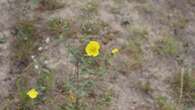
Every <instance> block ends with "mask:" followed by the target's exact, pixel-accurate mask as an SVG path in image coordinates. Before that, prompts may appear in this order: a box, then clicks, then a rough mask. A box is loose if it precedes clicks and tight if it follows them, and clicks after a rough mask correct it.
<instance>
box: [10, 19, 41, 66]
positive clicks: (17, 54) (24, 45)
mask: <svg viewBox="0 0 195 110" xmlns="http://www.w3.org/2000/svg"><path fill="white" fill-rule="evenodd" d="M15 34H16V38H15V41H14V44H13V48H12V49H13V53H14V55H13V60H14V62H15V63H17V62H23V63H24V64H25V65H26V66H27V65H28V62H29V60H30V59H29V58H30V55H31V54H33V53H35V52H36V48H37V46H38V43H39V36H38V35H37V33H36V28H35V25H34V22H33V21H21V22H18V23H17V25H16V33H15Z"/></svg>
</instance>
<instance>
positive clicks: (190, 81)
mask: <svg viewBox="0 0 195 110" xmlns="http://www.w3.org/2000/svg"><path fill="white" fill-rule="evenodd" d="M192 75H193V74H192V72H191V71H185V72H184V73H183V78H181V77H182V75H181V74H177V75H176V76H175V78H174V80H173V81H172V88H173V90H174V92H175V96H176V97H177V99H178V100H179V98H178V96H182V97H180V98H181V99H180V101H181V102H183V103H184V104H185V105H187V106H190V105H194V104H195V93H194V88H195V78H194V77H193V76H192ZM181 79H182V80H181ZM181 84H182V86H181ZM181 87H182V88H181ZM181 90H182V91H181ZM181 93H182V94H181Z"/></svg>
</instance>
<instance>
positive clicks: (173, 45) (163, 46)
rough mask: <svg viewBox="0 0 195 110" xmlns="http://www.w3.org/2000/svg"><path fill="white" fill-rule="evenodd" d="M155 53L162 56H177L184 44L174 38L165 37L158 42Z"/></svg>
mask: <svg viewBox="0 0 195 110" xmlns="http://www.w3.org/2000/svg"><path fill="white" fill-rule="evenodd" d="M156 45H157V46H156V47H155V51H156V52H157V53H158V54H160V55H169V56H176V55H177V54H178V53H179V52H180V51H181V49H182V44H181V42H179V41H178V40H176V39H175V38H174V37H171V36H169V37H165V38H164V39H163V40H162V41H160V42H157V43H156Z"/></svg>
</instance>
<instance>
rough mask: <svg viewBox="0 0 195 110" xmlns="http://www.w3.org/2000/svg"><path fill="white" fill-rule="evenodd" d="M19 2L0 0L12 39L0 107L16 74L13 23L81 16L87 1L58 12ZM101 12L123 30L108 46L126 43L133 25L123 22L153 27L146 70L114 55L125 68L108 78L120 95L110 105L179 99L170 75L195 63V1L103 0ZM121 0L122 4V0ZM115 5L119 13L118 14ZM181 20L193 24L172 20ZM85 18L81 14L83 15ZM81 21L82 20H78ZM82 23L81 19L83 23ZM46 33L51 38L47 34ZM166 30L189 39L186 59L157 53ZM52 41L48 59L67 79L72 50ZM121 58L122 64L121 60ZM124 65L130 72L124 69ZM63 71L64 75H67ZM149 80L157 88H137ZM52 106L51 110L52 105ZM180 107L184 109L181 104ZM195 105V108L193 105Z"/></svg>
mask: <svg viewBox="0 0 195 110" xmlns="http://www.w3.org/2000/svg"><path fill="white" fill-rule="evenodd" d="M22 1H24V2H20V3H18V2H17V0H16V1H15V0H1V1H0V15H1V16H0V37H1V36H3V37H5V38H6V43H3V44H0V65H1V66H0V88H1V89H0V102H2V103H0V110H1V107H3V104H4V101H5V98H6V97H8V96H9V94H10V90H12V87H11V86H10V85H12V84H13V83H14V82H12V80H14V78H13V77H15V74H14V73H10V70H11V68H12V67H10V62H11V60H10V57H9V55H10V52H11V50H10V49H9V47H10V45H12V44H11V41H12V39H13V38H12V36H13V35H12V33H11V32H12V31H13V30H12V28H13V27H14V25H15V22H16V21H17V20H18V19H32V18H38V19H40V21H39V22H40V24H39V25H40V26H41V24H44V23H45V21H47V20H48V19H50V18H53V17H62V18H67V19H72V20H73V21H75V20H77V18H78V16H79V15H80V13H81V10H80V7H82V6H83V4H84V3H85V0H66V1H65V2H66V6H65V7H64V8H61V9H58V10H54V11H36V10H34V9H33V8H34V6H32V5H30V3H26V2H25V0H22ZM99 1H101V2H100V3H99V7H98V14H97V15H95V17H96V18H98V19H100V20H102V21H104V22H106V23H107V24H109V26H110V27H111V30H112V31H113V32H116V33H119V34H117V35H118V36H117V37H114V40H112V41H111V42H109V44H107V45H105V48H109V47H113V46H121V45H123V44H125V43H126V39H127V38H128V30H127V29H126V26H124V25H123V23H124V22H127V21H128V24H130V25H132V26H137V27H146V28H147V29H148V30H149V31H148V36H147V39H148V41H147V42H144V43H143V45H142V47H141V48H142V49H143V51H144V56H143V59H144V63H143V64H142V68H141V69H137V70H128V69H126V70H124V68H125V67H123V65H122V63H123V62H122V61H125V60H128V57H126V56H127V55H125V54H124V55H123V54H121V55H119V56H117V57H116V59H114V61H115V60H116V63H114V64H113V65H114V66H116V67H118V69H119V70H116V71H115V70H111V71H110V73H109V75H108V76H107V77H106V78H105V82H106V83H107V85H108V86H109V87H110V88H112V89H113V90H114V92H115V94H116V96H115V97H114V99H113V102H112V104H111V106H110V110H158V109H157V105H156V104H155V100H154V98H155V97H156V96H166V97H168V100H169V101H170V102H173V103H175V100H174V97H173V96H172V92H173V91H172V90H171V87H170V84H169V83H168V82H167V79H169V78H172V77H173V76H174V75H175V74H177V72H178V71H179V70H180V68H181V67H183V66H184V67H185V66H191V65H195V49H194V48H195V6H194V5H191V4H189V3H188V2H187V0H146V1H144V0H138V1H136V0H124V1H120V0H99ZM117 3H118V4H117ZM114 9H116V12H115V13H113V11H114ZM180 19H187V20H188V23H187V24H186V25H185V27H184V28H180V27H179V26H176V27H174V28H173V27H172V26H171V24H172V23H173V22H175V21H178V22H179V20H180ZM78 20H80V19H78ZM78 22H80V21H78ZM78 24H79V23H78ZM41 34H42V35H43V36H45V37H44V38H47V37H51V36H48V35H47V34H45V33H44V32H43V33H41ZM166 35H172V36H176V38H177V39H179V40H181V41H182V42H183V43H186V44H188V47H187V48H186V51H185V52H183V53H181V58H182V60H183V62H184V63H183V64H182V65H180V64H179V63H178V62H177V61H176V60H175V58H167V57H161V56H158V55H156V54H155V53H154V52H153V50H152V46H153V45H155V42H156V41H158V40H160V39H162V38H163V37H164V36H166ZM55 44H57V43H56V42H55V41H51V44H42V45H41V46H42V47H43V48H47V47H51V49H46V50H44V52H43V53H44V54H45V55H46V57H47V58H48V67H50V68H52V69H54V70H55V71H56V78H57V79H58V80H59V79H61V78H63V77H64V78H65V77H66V75H67V73H66V72H63V69H64V67H66V70H67V71H69V72H71V71H73V66H72V65H71V64H69V63H68V61H67V56H68V55H67V52H66V51H64V50H66V49H65V47H64V46H63V45H57V46H55V47H53V45H55ZM120 61H121V63H118V62H120ZM120 69H123V70H124V71H120ZM61 76H63V77H61ZM139 82H143V83H145V82H149V83H150V84H151V88H152V89H153V91H152V92H151V93H150V94H145V93H143V92H142V91H140V90H139V89H138V88H137V83H139ZM48 110H49V109H48ZM178 110H180V109H179V108H178ZM192 110H195V108H192Z"/></svg>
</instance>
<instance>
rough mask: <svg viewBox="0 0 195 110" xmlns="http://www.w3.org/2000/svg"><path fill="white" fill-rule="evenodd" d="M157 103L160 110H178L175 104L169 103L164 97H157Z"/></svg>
mask: <svg viewBox="0 0 195 110" xmlns="http://www.w3.org/2000/svg"><path fill="white" fill-rule="evenodd" d="M156 103H157V104H158V106H159V110H176V107H175V106H174V104H172V103H170V102H168V100H167V98H166V97H164V96H159V97H157V98H156Z"/></svg>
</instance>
